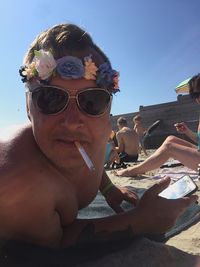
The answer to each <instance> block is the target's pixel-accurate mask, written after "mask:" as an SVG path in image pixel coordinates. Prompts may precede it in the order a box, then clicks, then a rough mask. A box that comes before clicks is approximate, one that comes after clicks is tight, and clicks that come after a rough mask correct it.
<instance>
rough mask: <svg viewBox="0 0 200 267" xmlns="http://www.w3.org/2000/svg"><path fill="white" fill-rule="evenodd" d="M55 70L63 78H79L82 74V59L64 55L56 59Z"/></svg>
mask: <svg viewBox="0 0 200 267" xmlns="http://www.w3.org/2000/svg"><path fill="white" fill-rule="evenodd" d="M56 69H57V72H58V74H59V75H60V76H61V77H62V78H64V79H79V78H81V77H83V76H84V72H85V71H84V66H83V63H82V61H81V60H80V59H79V58H77V57H73V56H65V57H62V58H60V59H58V60H57V67H56Z"/></svg>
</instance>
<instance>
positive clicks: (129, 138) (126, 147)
mask: <svg viewBox="0 0 200 267" xmlns="http://www.w3.org/2000/svg"><path fill="white" fill-rule="evenodd" d="M117 126H118V128H119V131H118V132H117V133H116V137H117V142H118V147H117V148H116V149H117V152H118V153H119V157H120V163H122V162H135V161H137V159H138V154H139V137H138V135H137V133H136V132H135V130H132V129H130V128H129V127H128V124H127V120H126V118H124V117H119V118H118V120H117Z"/></svg>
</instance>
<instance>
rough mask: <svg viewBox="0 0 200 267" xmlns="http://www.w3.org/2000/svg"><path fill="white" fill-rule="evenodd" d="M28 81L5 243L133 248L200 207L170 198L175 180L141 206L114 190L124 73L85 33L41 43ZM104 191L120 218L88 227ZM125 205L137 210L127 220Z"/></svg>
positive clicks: (3, 188) (8, 188) (30, 55)
mask: <svg viewBox="0 0 200 267" xmlns="http://www.w3.org/2000/svg"><path fill="white" fill-rule="evenodd" d="M20 74H21V76H22V81H23V82H24V83H25V85H26V90H27V91H26V105H27V114H28V118H29V120H30V122H29V123H28V124H27V125H25V126H23V127H21V128H20V129H19V130H18V131H17V132H16V134H15V135H13V137H12V138H10V139H9V140H6V141H0V177H1V180H0V203H1V205H0V218H1V220H0V238H2V240H20V241H24V242H27V243H34V244H37V245H40V246H48V247H52V248H61V247H69V246H70V247H71V246H78V245H82V246H85V245H86V244H93V243H94V244H95V243H98V244H101V243H102V244H103V243H104V242H108V241H114V242H117V241H119V242H121V241H122V239H123V240H131V239H133V238H135V237H137V236H142V235H144V234H148V233H149V234H159V233H164V232H165V231H166V230H168V229H169V228H171V227H172V226H173V225H174V223H175V221H176V219H177V218H178V217H179V216H180V215H181V214H182V213H183V212H184V210H185V209H186V207H188V205H190V204H191V203H193V202H195V201H196V200H197V196H194V195H193V196H190V197H187V198H181V199H176V200H168V199H165V198H162V197H160V196H159V193H160V192H161V191H163V190H164V189H165V188H166V187H167V186H168V185H169V183H170V179H169V178H166V179H163V180H162V181H160V182H159V183H157V184H155V185H153V186H152V187H151V188H150V189H148V190H147V191H146V192H145V193H144V195H143V196H142V198H141V199H140V200H139V201H138V200H137V195H136V194H134V193H133V192H132V191H130V190H128V189H127V188H126V187H116V186H115V185H114V184H112V183H111V181H110V179H109V177H108V176H107V175H106V173H105V171H104V160H105V150H106V144H107V141H108V137H109V135H110V132H111V121H110V115H109V113H110V108H111V102H112V101H111V100H112V94H113V93H115V92H117V91H119V89H118V72H117V71H115V70H113V69H112V67H111V64H110V61H109V59H108V58H107V56H106V55H105V54H104V53H103V52H102V50H101V49H100V48H99V47H98V46H97V45H96V44H95V43H94V42H93V40H92V38H91V37H90V35H89V34H88V33H87V32H85V31H84V30H83V29H81V28H79V27H78V26H76V25H73V24H59V25H56V26H54V27H52V28H49V29H47V30H46V31H44V32H42V33H41V34H39V35H38V36H37V38H36V39H35V40H34V42H33V43H32V45H31V47H30V49H29V50H28V52H27V54H26V56H25V59H24V66H23V67H22V68H21V70H20ZM102 129H103V130H102ZM134 153H135V151H134ZM99 189H100V191H101V193H102V194H103V195H104V196H105V199H106V201H107V202H108V204H109V205H110V206H111V207H112V208H113V209H114V210H115V211H116V212H119V214H114V215H112V216H106V217H103V218H87V219H81V218H78V211H79V210H80V209H82V208H84V207H86V206H87V205H89V204H90V203H91V202H92V201H93V200H94V198H95V197H96V195H97V192H98V190H99ZM123 200H126V201H130V202H132V203H133V207H134V205H135V204H136V208H132V209H130V210H129V211H124V212H123V210H122V208H121V206H120V205H121V203H122V201H123Z"/></svg>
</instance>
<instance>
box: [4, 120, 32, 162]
mask: <svg viewBox="0 0 200 267" xmlns="http://www.w3.org/2000/svg"><path fill="white" fill-rule="evenodd" d="M36 150H37V145H36V142H35V140H34V137H33V133H32V129H31V126H30V125H26V126H23V127H21V128H18V129H17V130H16V131H14V132H13V133H12V134H11V135H10V136H9V137H8V138H6V139H1V140H0V166H2V164H6V163H11V161H14V162H19V161H20V160H21V159H22V158H23V157H25V156H27V157H28V158H29V157H31V155H32V154H33V151H36ZM28 158H26V159H28ZM11 165H13V164H11Z"/></svg>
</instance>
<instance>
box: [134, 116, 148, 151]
mask: <svg viewBox="0 0 200 267" xmlns="http://www.w3.org/2000/svg"><path fill="white" fill-rule="evenodd" d="M133 130H134V131H135V132H136V133H137V135H138V137H139V142H140V146H141V149H142V150H143V152H144V154H145V156H148V154H147V151H146V149H145V146H144V135H145V133H146V129H145V128H144V126H143V124H142V117H141V116H140V115H136V116H134V117H133Z"/></svg>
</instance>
